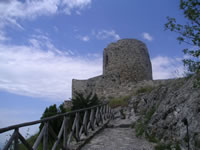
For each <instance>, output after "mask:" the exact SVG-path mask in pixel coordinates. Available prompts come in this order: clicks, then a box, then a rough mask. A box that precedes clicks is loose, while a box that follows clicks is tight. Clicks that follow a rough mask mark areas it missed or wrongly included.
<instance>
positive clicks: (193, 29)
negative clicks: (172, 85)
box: [165, 0, 200, 85]
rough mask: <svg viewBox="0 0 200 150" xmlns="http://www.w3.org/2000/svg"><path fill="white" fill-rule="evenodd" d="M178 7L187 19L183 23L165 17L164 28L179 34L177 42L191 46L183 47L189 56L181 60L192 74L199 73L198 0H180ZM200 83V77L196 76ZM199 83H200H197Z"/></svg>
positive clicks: (199, 1)
mask: <svg viewBox="0 0 200 150" xmlns="http://www.w3.org/2000/svg"><path fill="white" fill-rule="evenodd" d="M180 9H181V10H182V11H183V13H184V17H185V18H186V19H187V23H186V24H185V25H181V24H178V23H176V19H175V18H171V17H167V19H168V22H167V23H166V24H165V28H166V29H167V30H170V31H172V32H176V33H178V34H179V36H178V38H177V40H178V41H179V43H182V42H184V43H187V44H189V45H190V46H191V48H189V49H188V48H185V49H184V50H183V52H184V54H187V55H188V56H189V57H188V58H187V59H184V60H183V63H184V66H186V67H187V68H188V71H189V72H190V73H192V74H194V73H196V74H197V76H198V75H199V73H200V0H180ZM197 79H198V80H197V82H199V83H200V77H198V78H197ZM199 85H200V84H199Z"/></svg>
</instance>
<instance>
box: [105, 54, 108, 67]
mask: <svg viewBox="0 0 200 150" xmlns="http://www.w3.org/2000/svg"><path fill="white" fill-rule="evenodd" d="M107 65H108V55H106V62H105V66H107Z"/></svg>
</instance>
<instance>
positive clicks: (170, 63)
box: [151, 56, 185, 79]
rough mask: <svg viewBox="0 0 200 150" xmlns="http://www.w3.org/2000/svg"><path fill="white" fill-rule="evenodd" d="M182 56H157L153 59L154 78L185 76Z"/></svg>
mask: <svg viewBox="0 0 200 150" xmlns="http://www.w3.org/2000/svg"><path fill="white" fill-rule="evenodd" d="M181 60H182V59H181V58H169V57H164V56H157V57H155V58H153V59H151V63H152V69H153V79H169V78H177V77H182V76H184V73H185V69H184V66H183V64H182V61H181Z"/></svg>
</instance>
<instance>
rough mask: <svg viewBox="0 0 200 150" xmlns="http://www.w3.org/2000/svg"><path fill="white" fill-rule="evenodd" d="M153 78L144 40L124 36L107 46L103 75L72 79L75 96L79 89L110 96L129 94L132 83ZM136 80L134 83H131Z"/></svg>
mask: <svg viewBox="0 0 200 150" xmlns="http://www.w3.org/2000/svg"><path fill="white" fill-rule="evenodd" d="M143 80H152V67H151V62H150V59H149V54H148V50H147V48H146V46H145V44H144V43H142V42H141V41H139V40H136V39H123V40H119V41H117V42H116V43H111V44H109V45H108V47H107V48H105V49H104V56H103V75H100V76H97V77H94V78H90V79H88V80H76V79H73V80H72V97H74V94H75V92H81V93H90V92H93V93H96V94H97V96H98V97H99V98H100V99H103V100H108V99H109V98H111V97H119V96H122V95H127V94H129V93H128V91H130V90H129V89H130V87H128V86H127V84H129V85H134V84H135V83H136V82H139V81H143ZM130 83H132V84H130Z"/></svg>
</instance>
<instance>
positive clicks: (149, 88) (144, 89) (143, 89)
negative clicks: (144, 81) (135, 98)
mask: <svg viewBox="0 0 200 150" xmlns="http://www.w3.org/2000/svg"><path fill="white" fill-rule="evenodd" d="M153 89H154V87H152V86H145V87H141V88H139V89H138V90H137V91H136V93H135V94H136V95H137V94H140V93H150V92H151V91H152V90H153Z"/></svg>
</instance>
